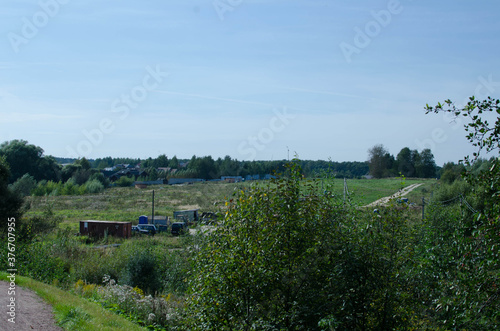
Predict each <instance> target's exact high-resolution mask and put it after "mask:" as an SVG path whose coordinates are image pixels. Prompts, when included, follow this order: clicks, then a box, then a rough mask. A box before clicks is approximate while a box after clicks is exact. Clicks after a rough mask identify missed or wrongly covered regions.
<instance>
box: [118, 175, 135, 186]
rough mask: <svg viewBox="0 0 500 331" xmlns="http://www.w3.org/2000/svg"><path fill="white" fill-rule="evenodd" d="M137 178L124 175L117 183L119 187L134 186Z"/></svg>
mask: <svg viewBox="0 0 500 331" xmlns="http://www.w3.org/2000/svg"><path fill="white" fill-rule="evenodd" d="M134 181H135V179H134V178H129V177H127V176H122V177H120V179H118V180H117V181H115V185H116V186H119V187H129V186H132V184H133V183H134Z"/></svg>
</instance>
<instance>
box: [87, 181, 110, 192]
mask: <svg viewBox="0 0 500 331" xmlns="http://www.w3.org/2000/svg"><path fill="white" fill-rule="evenodd" d="M104 189H105V188H104V185H103V184H102V183H101V182H100V181H99V180H97V179H92V180H89V181H88V182H87V183H85V191H86V192H87V193H102V192H104Z"/></svg>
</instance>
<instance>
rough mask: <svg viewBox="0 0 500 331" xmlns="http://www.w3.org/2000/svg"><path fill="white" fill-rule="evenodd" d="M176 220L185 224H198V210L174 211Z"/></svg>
mask: <svg viewBox="0 0 500 331" xmlns="http://www.w3.org/2000/svg"><path fill="white" fill-rule="evenodd" d="M174 219H176V220H180V221H184V222H185V223H193V222H198V220H199V216H198V209H192V210H179V211H174Z"/></svg>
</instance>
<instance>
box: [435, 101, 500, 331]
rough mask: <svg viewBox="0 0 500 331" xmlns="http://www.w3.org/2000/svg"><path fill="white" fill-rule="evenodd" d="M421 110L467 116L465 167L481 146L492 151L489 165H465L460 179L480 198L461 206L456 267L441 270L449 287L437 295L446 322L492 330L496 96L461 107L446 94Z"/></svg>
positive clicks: (496, 300) (499, 226) (499, 162)
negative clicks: (470, 149)
mask: <svg viewBox="0 0 500 331" xmlns="http://www.w3.org/2000/svg"><path fill="white" fill-rule="evenodd" d="M426 110H427V113H429V112H436V113H439V112H449V113H451V114H453V115H455V116H461V117H462V118H463V117H466V118H468V119H469V122H468V123H466V124H465V125H464V127H465V131H466V132H467V134H466V138H467V139H468V140H469V142H470V143H471V144H472V145H473V146H475V147H476V148H477V150H476V151H475V152H474V153H473V155H472V157H471V156H469V155H467V156H465V158H464V163H465V165H466V166H468V167H469V169H470V168H474V167H473V166H474V164H475V163H476V162H477V160H478V158H479V156H480V154H481V152H484V151H486V152H487V153H495V154H496V155H495V157H494V158H492V159H491V166H490V167H489V168H486V169H483V170H479V172H475V171H474V170H472V169H470V170H468V171H467V172H465V173H464V178H465V180H466V181H467V182H468V183H469V184H471V185H472V186H473V197H474V198H475V200H477V201H479V202H480V204H477V205H476V206H475V207H476V209H477V210H475V209H473V208H469V207H470V205H469V203H468V202H467V203H465V206H464V208H463V209H462V212H461V214H462V220H461V221H462V224H463V225H462V227H460V228H458V229H456V233H457V234H458V235H456V236H455V237H453V239H452V242H451V244H450V246H452V247H454V248H455V249H456V251H457V252H458V254H456V255H455V256H454V257H453V258H454V260H455V261H456V262H457V264H456V265H457V266H458V267H455V268H453V269H451V270H445V271H444V272H443V273H444V274H446V278H445V281H444V286H443V287H445V288H449V289H454V290H453V291H451V292H449V294H447V295H445V296H444V297H443V298H441V299H440V300H439V305H440V306H442V307H446V312H448V308H451V309H450V310H451V312H450V314H451V315H448V316H446V315H445V316H444V319H445V322H444V325H443V326H444V327H445V328H447V329H448V328H449V329H464V330H465V329H469V330H494V329H495V330H496V329H498V328H499V327H500V322H499V310H498V307H500V291H499V287H498V284H499V279H500V277H499V273H498V266H499V265H500V258H499V254H498V247H499V246H500V236H499V233H500V159H499V158H498V150H499V149H500V116H499V114H500V100H499V99H493V98H491V97H488V98H487V99H486V100H477V99H476V98H475V97H471V98H470V99H469V101H468V103H467V105H465V106H464V107H463V108H458V107H456V106H455V104H454V103H453V102H452V101H451V100H446V101H445V102H444V104H441V103H438V104H437V105H436V106H435V107H430V106H429V105H427V106H426ZM489 117H496V120H494V122H490V121H488V120H487V119H486V118H489ZM480 168H481V167H480ZM480 168H479V169H480ZM454 223H455V222H454ZM450 264H451V263H450ZM455 289H456V290H455ZM444 293H445V291H443V294H444Z"/></svg>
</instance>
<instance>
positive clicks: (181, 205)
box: [27, 178, 436, 230]
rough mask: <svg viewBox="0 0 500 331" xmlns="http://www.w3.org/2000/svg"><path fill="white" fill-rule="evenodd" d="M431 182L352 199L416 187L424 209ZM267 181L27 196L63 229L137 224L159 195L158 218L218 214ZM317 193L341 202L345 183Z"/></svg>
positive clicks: (374, 183) (386, 185)
mask: <svg viewBox="0 0 500 331" xmlns="http://www.w3.org/2000/svg"><path fill="white" fill-rule="evenodd" d="M435 182H436V181H435V180H432V179H406V180H405V181H404V182H402V181H401V179H400V178H385V179H348V180H347V182H346V183H347V187H348V192H349V196H350V199H351V201H352V202H353V203H355V204H358V205H361V206H363V205H366V204H368V203H370V202H373V201H375V200H377V199H380V198H382V197H385V196H389V195H391V194H393V193H395V192H397V191H398V190H399V189H400V188H402V187H406V186H408V185H411V184H415V183H423V185H422V186H420V187H419V188H417V189H416V190H415V191H413V192H411V193H410V194H409V195H408V198H409V199H410V202H415V203H416V204H418V205H420V204H421V199H422V196H425V197H426V198H428V197H429V195H430V192H431V191H432V187H433V185H434V184H435ZM268 183H269V182H267V181H260V182H247V183H236V184H234V183H233V184H231V183H197V184H193V185H182V186H178V185H173V186H169V185H159V186H152V187H150V188H148V189H137V188H134V187H126V188H122V187H114V188H110V189H107V190H106V191H105V192H104V193H101V194H95V195H82V196H47V197H29V198H28V204H29V206H30V209H29V211H28V212H27V215H28V216H29V215H36V214H41V213H42V212H43V211H44V210H45V209H46V208H47V206H50V207H51V209H52V210H53V211H54V213H55V214H56V215H58V216H62V218H63V226H69V227H71V228H74V229H75V230H76V229H77V224H78V221H80V220H88V219H95V220H103V221H131V222H134V224H135V223H137V222H138V218H139V216H140V215H151V211H152V191H153V190H154V191H155V215H164V216H170V217H171V216H172V215H173V212H174V211H175V210H184V209H200V211H202V212H203V211H217V210H218V208H219V207H220V206H222V205H223V203H224V201H225V200H226V199H228V198H231V196H232V195H233V194H235V193H237V192H238V191H239V190H241V189H242V188H245V187H249V186H250V185H267V184H268ZM314 186H315V187H316V188H317V189H318V190H329V191H332V192H333V193H334V194H336V195H337V196H339V197H341V198H343V191H344V180H343V179H328V180H316V181H315V182H314Z"/></svg>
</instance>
